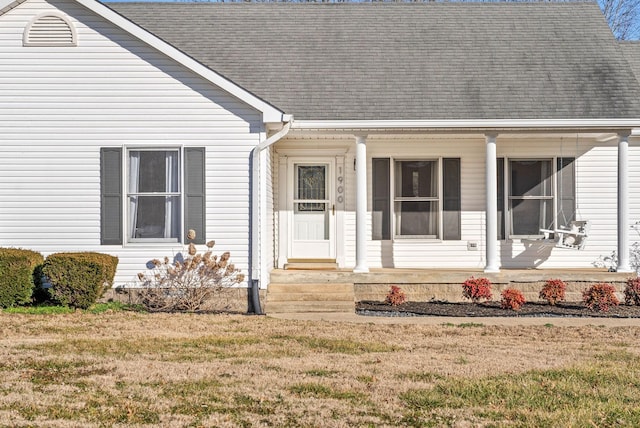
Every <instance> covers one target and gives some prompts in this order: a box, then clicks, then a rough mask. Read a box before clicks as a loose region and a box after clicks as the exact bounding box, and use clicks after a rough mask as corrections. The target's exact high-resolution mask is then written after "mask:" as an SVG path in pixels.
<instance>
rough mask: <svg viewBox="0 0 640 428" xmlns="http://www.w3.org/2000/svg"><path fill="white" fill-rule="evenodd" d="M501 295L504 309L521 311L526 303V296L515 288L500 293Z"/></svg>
mask: <svg viewBox="0 0 640 428" xmlns="http://www.w3.org/2000/svg"><path fill="white" fill-rule="evenodd" d="M500 295H501V296H502V300H501V301H500V304H501V306H502V309H513V310H514V311H519V310H520V308H521V307H522V305H524V303H525V300H524V296H523V295H522V293H521V292H520V290H516V289H515V288H507V289H506V290H504V291H503V292H502V293H500Z"/></svg>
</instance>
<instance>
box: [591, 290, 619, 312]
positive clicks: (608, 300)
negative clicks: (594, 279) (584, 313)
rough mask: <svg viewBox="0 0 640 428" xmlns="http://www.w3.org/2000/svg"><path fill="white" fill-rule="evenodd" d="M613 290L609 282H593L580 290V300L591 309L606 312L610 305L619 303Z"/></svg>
mask: <svg viewBox="0 0 640 428" xmlns="http://www.w3.org/2000/svg"><path fill="white" fill-rule="evenodd" d="M615 292H616V289H615V288H614V287H613V285H611V284H607V283H600V284H595V285H593V286H591V287H590V288H588V289H586V290H584V291H583V292H582V300H583V301H584V303H585V305H587V307H588V308H589V309H591V310H597V311H602V312H607V311H608V310H609V308H610V307H611V306H618V305H619V304H620V301H619V300H618V298H617V297H616V295H615Z"/></svg>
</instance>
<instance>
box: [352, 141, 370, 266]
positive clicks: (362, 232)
mask: <svg viewBox="0 0 640 428" xmlns="http://www.w3.org/2000/svg"><path fill="white" fill-rule="evenodd" d="M355 137H356V266H355V268H354V269H353V271H354V272H369V267H368V266H367V136H366V135H356V136H355Z"/></svg>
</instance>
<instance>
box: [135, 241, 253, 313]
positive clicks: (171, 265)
mask: <svg viewBox="0 0 640 428" xmlns="http://www.w3.org/2000/svg"><path fill="white" fill-rule="evenodd" d="M189 232H190V236H193V238H191V237H189V239H194V238H195V232H193V233H191V231H189ZM214 245H215V242H214V241H209V242H208V243H207V248H208V249H207V251H206V252H204V253H198V251H197V248H196V246H195V245H194V244H193V243H190V244H189V245H188V246H187V248H186V250H187V251H186V252H187V256H186V257H184V259H183V260H175V261H173V262H171V261H170V260H169V258H168V257H165V258H164V260H162V261H161V260H157V259H155V260H153V261H152V263H153V265H154V268H153V269H150V270H148V271H147V272H141V273H139V274H138V280H139V281H140V286H141V290H140V292H139V294H138V295H139V297H140V303H141V304H142V305H143V306H144V307H145V309H147V310H148V311H152V312H173V311H189V312H196V311H201V310H203V309H204V306H205V304H206V302H207V301H208V300H210V299H211V298H212V297H214V296H216V295H218V294H220V293H222V292H223V290H225V289H227V288H229V287H232V286H234V285H236V284H239V283H241V282H243V281H244V275H243V274H242V273H240V270H239V269H236V268H235V266H234V265H233V264H232V263H231V262H230V260H229V258H230V257H231V255H230V254H229V252H225V253H223V254H222V255H221V256H220V258H218V256H216V255H213V253H212V252H211V248H213V246H214Z"/></svg>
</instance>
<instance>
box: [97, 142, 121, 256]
mask: <svg viewBox="0 0 640 428" xmlns="http://www.w3.org/2000/svg"><path fill="white" fill-rule="evenodd" d="M100 244H102V245H122V149H121V148H119V147H103V148H101V149H100Z"/></svg>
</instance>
